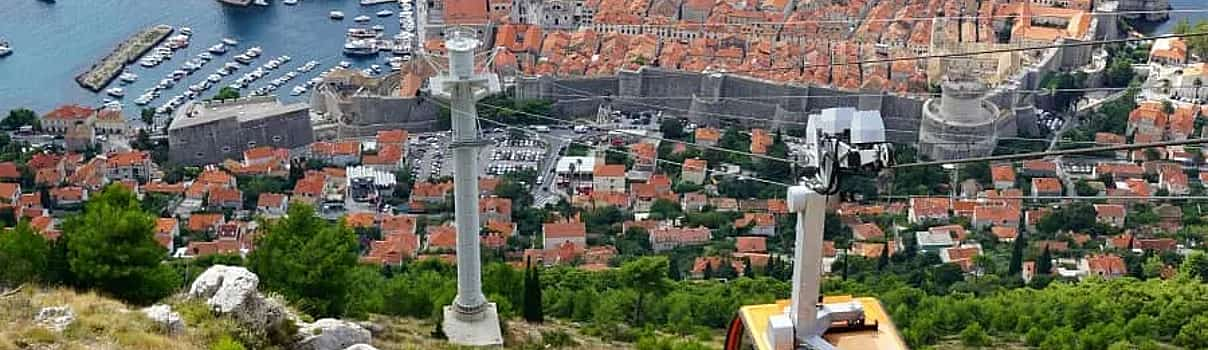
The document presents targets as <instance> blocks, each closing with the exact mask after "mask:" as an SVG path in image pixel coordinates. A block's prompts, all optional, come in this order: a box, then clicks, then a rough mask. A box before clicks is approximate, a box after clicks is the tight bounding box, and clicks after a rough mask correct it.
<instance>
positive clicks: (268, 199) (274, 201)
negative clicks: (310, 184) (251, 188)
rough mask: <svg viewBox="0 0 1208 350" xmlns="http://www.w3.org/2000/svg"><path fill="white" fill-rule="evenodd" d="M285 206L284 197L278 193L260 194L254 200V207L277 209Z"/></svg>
mask: <svg viewBox="0 0 1208 350" xmlns="http://www.w3.org/2000/svg"><path fill="white" fill-rule="evenodd" d="M283 204H285V195H284V194H280V193H261V194H260V198H256V206H257V207H261V208H277V207H281V206H282V205H283Z"/></svg>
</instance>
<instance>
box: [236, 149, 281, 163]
mask: <svg viewBox="0 0 1208 350" xmlns="http://www.w3.org/2000/svg"><path fill="white" fill-rule="evenodd" d="M282 156H284V157H282ZM269 157H281V158H285V159H288V158H289V150H287V149H284V148H273V147H268V146H260V147H256V148H252V149H249V150H246V151H243V159H244V160H246V161H252V160H258V159H265V158H269ZM285 159H282V160H285Z"/></svg>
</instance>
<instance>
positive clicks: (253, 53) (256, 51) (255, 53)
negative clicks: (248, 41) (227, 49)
mask: <svg viewBox="0 0 1208 350" xmlns="http://www.w3.org/2000/svg"><path fill="white" fill-rule="evenodd" d="M261 52H264V50H261V49H260V47H259V46H256V47H253V48H250V49H247V52H246V53H247V55H248V57H253V58H255V57H260V53H261Z"/></svg>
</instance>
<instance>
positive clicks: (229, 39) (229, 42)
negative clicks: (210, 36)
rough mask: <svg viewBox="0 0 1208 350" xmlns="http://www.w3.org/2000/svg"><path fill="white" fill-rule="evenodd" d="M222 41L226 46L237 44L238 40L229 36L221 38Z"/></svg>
mask: <svg viewBox="0 0 1208 350" xmlns="http://www.w3.org/2000/svg"><path fill="white" fill-rule="evenodd" d="M222 43H223V44H226V45H227V46H235V45H239V40H235V39H231V38H222Z"/></svg>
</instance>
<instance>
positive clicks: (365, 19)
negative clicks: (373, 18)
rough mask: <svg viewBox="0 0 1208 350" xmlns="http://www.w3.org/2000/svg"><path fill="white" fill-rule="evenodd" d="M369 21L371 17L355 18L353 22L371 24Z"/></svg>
mask: <svg viewBox="0 0 1208 350" xmlns="http://www.w3.org/2000/svg"><path fill="white" fill-rule="evenodd" d="M369 19H370V18H369V16H356V18H353V19H352V20H353V21H355V22H369Z"/></svg>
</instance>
